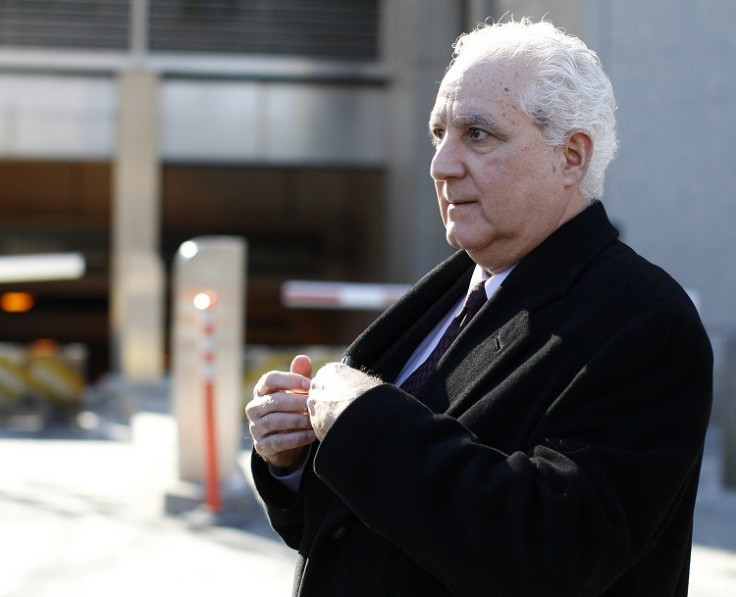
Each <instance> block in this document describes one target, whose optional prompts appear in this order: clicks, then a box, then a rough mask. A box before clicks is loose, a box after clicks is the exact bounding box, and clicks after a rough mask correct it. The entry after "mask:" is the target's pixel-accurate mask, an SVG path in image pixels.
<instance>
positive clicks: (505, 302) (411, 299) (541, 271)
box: [343, 202, 618, 382]
mask: <svg viewBox="0 0 736 597" xmlns="http://www.w3.org/2000/svg"><path fill="white" fill-rule="evenodd" d="M617 237H618V231H617V230H616V229H615V228H614V227H613V225H612V224H611V222H610V221H609V219H608V216H607V215H606V211H605V209H604V207H603V205H602V204H601V203H600V202H596V203H594V204H592V205H591V206H589V207H588V208H586V209H585V210H584V211H583V212H581V213H580V214H578V215H577V216H576V217H574V218H573V219H572V220H570V221H569V222H566V223H565V224H564V225H563V226H561V227H560V228H559V229H558V230H556V231H555V232H554V233H553V234H552V235H550V236H549V237H548V238H547V239H546V240H545V241H543V242H542V243H541V244H540V245H539V246H537V247H536V248H535V249H533V250H532V251H531V252H530V253H529V254H528V255H526V256H525V257H524V258H523V259H522V260H521V261H520V262H519V263H518V264H517V266H516V267H515V268H514V270H513V271H512V272H511V273H510V274H509V276H508V277H507V278H506V280H504V282H503V284H502V285H501V287H500V288H499V290H498V291H497V293H496V294H495V295H494V296H493V298H492V299H491V300H490V301H489V302H488V304H486V305H485V306H484V307H483V309H481V311H480V312H479V313H478V315H477V316H476V317H475V319H474V320H473V322H472V323H471V325H469V326H468V328H467V330H465V331H464V332H463V334H462V335H461V336H460V337H459V338H458V343H460V342H462V343H463V344H467V343H470V342H476V343H477V342H481V341H483V340H482V336H483V334H486V335H488V330H494V329H499V326H501V324H502V323H503V322H506V321H509V318H512V317H514V316H518V317H521V319H520V320H519V322H517V323H518V324H519V325H523V326H524V327H525V328H526V327H528V326H529V325H530V324H529V316H528V314H529V312H530V311H533V310H535V309H536V308H538V307H540V306H541V305H543V304H545V303H547V302H549V301H551V300H553V299H554V298H555V297H557V296H560V295H562V294H564V293H565V292H567V290H568V289H569V288H570V286H571V285H572V284H573V283H574V282H575V280H576V279H577V278H578V277H579V276H580V274H581V273H582V271H583V270H584V269H585V268H586V267H587V266H588V264H589V263H590V261H591V260H592V259H593V258H594V257H595V256H596V255H597V254H598V253H600V252H601V251H602V250H603V249H605V247H607V246H608V245H610V244H611V243H612V242H614V241H615V240H616V239H617ZM474 267H475V264H474V263H473V261H472V260H471V259H470V258H469V257H468V255H467V254H466V253H465V252H464V251H459V252H457V253H455V254H454V255H452V256H451V257H449V258H448V259H446V260H445V261H444V262H442V263H441V264H440V265H438V266H437V267H436V268H435V269H433V270H432V271H431V272H429V273H428V274H427V275H426V276H424V278H422V279H421V280H420V281H419V282H418V283H417V284H416V286H414V288H412V290H410V291H409V292H408V293H407V294H406V295H405V296H404V297H402V299H401V300H400V301H399V302H398V303H396V304H395V305H394V306H393V307H391V308H390V309H388V310H387V311H386V312H384V313H383V315H381V316H380V317H379V318H378V319H377V320H376V321H375V322H374V323H373V324H372V325H371V326H369V327H368V328H367V329H366V330H365V331H364V332H363V333H362V334H361V335H360V336H359V337H358V338H357V339H356V340H355V342H353V344H352V345H351V346H350V347H349V348H348V349H347V351H346V353H345V358H344V359H343V361H344V362H346V363H347V364H349V365H350V366H352V367H356V368H360V369H364V370H368V371H371V372H373V373H374V374H376V375H379V376H380V377H381V378H382V379H384V380H386V381H389V382H391V381H393V380H394V379H395V378H396V376H397V375H398V373H399V371H400V370H401V368H402V367H403V365H404V363H405V362H406V361H407V359H408V358H409V356H410V355H411V353H412V352H413V350H414V349H415V348H416V346H417V345H418V344H419V342H421V340H422V339H423V338H424V337H425V336H426V335H427V334H428V333H429V332H430V330H431V329H432V327H433V326H434V325H435V324H436V323H437V321H439V319H440V318H441V317H442V316H443V315H444V314H445V313H447V311H449V309H450V308H451V307H452V306H453V305H454V304H455V303H456V302H457V301H458V300H459V299H460V297H461V296H463V294H465V292H466V291H467V288H468V285H469V283H470V278H471V276H472V272H473V268H474ZM463 338H464V339H465V340H464V341H463V340H462V339H463ZM502 341H503V338H501V337H500V336H496V337H495V338H490V339H488V340H486V341H483V342H490V343H491V345H492V346H497V347H499V348H500V346H501V342H502ZM452 352H454V351H450V353H448V355H447V356H448V357H450V358H451V357H452V354H451V353H452Z"/></svg>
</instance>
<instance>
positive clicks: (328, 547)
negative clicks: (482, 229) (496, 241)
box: [252, 203, 712, 597]
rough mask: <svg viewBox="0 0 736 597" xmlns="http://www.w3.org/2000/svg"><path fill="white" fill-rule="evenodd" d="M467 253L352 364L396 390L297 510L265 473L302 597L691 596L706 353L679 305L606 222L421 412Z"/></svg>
mask: <svg viewBox="0 0 736 597" xmlns="http://www.w3.org/2000/svg"><path fill="white" fill-rule="evenodd" d="M473 265H474V264H473V263H472V262H471V261H470V260H469V258H468V257H467V256H466V255H465V254H464V253H457V254H455V255H454V256H453V257H451V258H450V259H448V260H447V261H445V262H444V263H443V264H441V265H440V266H439V267H438V268H436V269H435V270H434V271H432V272H431V273H430V274H428V275H427V276H426V277H425V278H423V279H422V280H421V281H420V282H419V283H418V284H417V286H416V287H415V288H414V289H413V290H412V291H410V292H409V293H408V295H407V296H406V297H404V298H403V299H402V300H401V301H399V302H398V303H397V304H396V305H394V306H393V307H392V308H390V309H389V310H387V311H386V312H385V313H384V314H383V315H382V316H381V317H380V318H379V319H378V320H377V321H376V322H375V323H374V324H373V325H372V326H371V327H369V328H368V329H367V330H366V331H365V332H364V333H363V334H362V335H361V336H360V337H359V338H358V339H357V340H356V341H355V342H354V344H353V345H352V346H350V347H349V349H348V350H347V353H346V355H347V356H346V358H347V362H348V363H349V364H352V365H354V366H360V367H363V368H365V369H367V370H369V371H371V372H372V373H374V374H376V375H378V376H380V377H382V378H383V379H384V380H385V381H386V382H388V383H386V384H384V385H381V386H379V387H377V388H374V389H373V390H370V391H369V392H367V393H365V394H363V395H362V396H361V397H359V398H358V399H357V400H356V401H355V402H354V403H353V404H351V405H350V406H349V407H348V408H347V409H346V410H345V411H344V412H343V414H342V415H341V416H340V417H339V419H338V420H337V421H336V423H335V425H334V426H333V428H332V429H331V430H330V431H329V433H328V434H327V436H326V437H325V440H324V442H322V443H321V444H319V445H315V446H314V447H313V450H312V454H311V456H310V461H309V463H308V467H307V470H306V471H305V474H304V477H303V479H302V484H301V489H300V491H299V494H298V495H296V496H295V495H294V494H293V493H291V492H290V491H288V490H287V489H286V488H284V487H283V486H282V485H280V484H279V483H278V482H277V481H275V480H274V479H272V478H271V477H270V475H269V473H268V470H267V467H266V466H265V464H264V463H263V461H262V460H260V459H259V458H258V457H256V456H254V458H253V460H252V462H253V472H254V478H255V480H256V484H257V487H258V490H259V492H260V494H261V496H262V497H263V499H264V502H265V505H266V509H267V513H268V515H269V518H270V520H271V523H272V525H273V526H274V528H275V529H276V530H277V531H278V532H279V533H280V534H281V536H282V537H283V538H284V540H285V541H286V543H287V544H289V545H291V546H293V547H294V548H295V549H297V550H298V563H297V570H296V578H295V587H294V595H300V596H304V597H306V596H309V597H361V596H366V597H368V596H370V597H392V596H396V597H435V596H436V597H446V596H450V595H454V596H456V597H460V596H462V597H471V596H473V597H474V596H489V597H507V596H512V595H513V596H517V595H518V596H522V595H523V596H530V597H531V596H533V597H541V596H551V597H575V596H585V597H592V596H599V595H605V596H607V597H614V596H615V597H671V596H682V595H685V594H686V593H687V579H688V569H689V561H690V549H691V532H692V519H693V506H694V501H695V493H696V488H697V483H698V475H699V468H700V461H701V456H702V449H703V441H704V435H705V431H706V427H707V422H708V417H709V413H710V405H711V393H712V353H711V348H710V343H709V341H708V338H707V335H706V333H705V331H704V329H703V326H702V324H701V322H700V319H699V317H698V313H697V311H696V309H695V308H694V307H693V305H692V303H691V301H690V300H689V298H688V296H687V294H686V293H685V292H684V291H683V290H682V288H681V287H680V286H679V285H678V284H677V283H676V282H675V281H674V280H672V278H670V276H668V275H667V274H666V273H664V272H663V271H662V270H661V269H659V268H657V267H655V266H653V265H652V264H650V263H648V262H647V261H645V260H644V259H643V258H641V257H640V256H638V255H637V254H636V253H634V252H633V251H632V250H631V249H630V248H629V247H627V246H626V245H624V244H623V243H621V242H620V241H619V240H618V234H617V232H616V230H615V228H614V227H613V226H612V225H611V224H610V222H609V220H608V218H607V216H606V213H605V210H604V208H603V206H602V205H601V204H600V203H596V204H594V205H592V206H591V207H589V208H587V209H586V210H585V211H584V212H583V213H582V214H580V215H578V216H577V217H576V218H574V219H573V220H571V221H570V222H568V223H566V224H565V225H563V226H562V227H561V228H560V229H559V230H558V231H556V232H555V233H554V234H553V235H552V236H550V237H549V238H548V239H547V240H546V241H544V243H543V244H541V245H540V246H539V247H537V248H536V249H534V250H533V251H532V252H531V253H529V254H528V255H527V256H526V257H525V258H524V259H523V260H522V261H521V262H520V263H519V264H518V265H517V266H516V268H515V269H514V270H513V271H512V272H511V274H510V275H509V276H508V278H507V279H506V280H505V281H504V282H503V285H502V286H501V288H500V289H499V290H498V292H497V293H496V294H495V295H494V296H493V297H492V299H491V300H490V301H489V302H488V303H487V304H486V305H485V306H484V307H483V309H482V310H481V311H480V312H479V314H478V315H477V316H476V317H475V319H474V320H473V321H472V322H471V323H470V325H469V326H468V327H466V329H465V330H464V331H463V332H462V334H461V335H460V336H459V337H458V339H457V340H456V342H455V344H453V346H452V347H451V348H450V349H449V351H448V352H447V353H446V354H445V356H444V357H443V359H442V361H441V362H440V364H439V366H438V369H437V371H436V373H435V374H434V375H433V377H431V378H430V379H429V381H428V382H427V384H426V386H425V387H424V389H423V390H421V391H420V392H419V393H418V395H417V396H416V397H413V396H410V395H408V394H406V393H405V392H403V391H402V390H400V389H398V388H397V387H396V386H395V385H393V384H392V383H391V382H392V381H393V380H394V379H395V378H396V376H397V375H398V372H399V370H400V369H401V368H402V366H403V365H404V363H405V362H406V360H407V359H408V358H409V356H410V354H411V353H412V351H413V350H414V349H415V347H416V346H417V344H418V343H419V341H421V339H422V338H423V337H424V336H425V335H426V334H427V333H428V332H429V330H430V329H431V328H432V327H433V326H434V325H435V324H436V323H437V321H438V320H439V318H440V317H441V316H442V315H443V314H444V313H446V312H447V311H448V310H449V308H450V307H451V306H452V305H453V304H454V303H455V302H456V301H457V300H459V298H460V297H461V296H462V294H463V293H464V292H465V290H466V289H467V286H468V282H469V279H470V276H471V273H472V269H473Z"/></svg>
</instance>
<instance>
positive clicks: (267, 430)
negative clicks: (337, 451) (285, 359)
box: [245, 355, 382, 471]
mask: <svg viewBox="0 0 736 597" xmlns="http://www.w3.org/2000/svg"><path fill="white" fill-rule="evenodd" d="M380 383H382V382H381V380H379V379H377V378H375V377H371V376H369V375H367V374H365V373H363V372H361V371H358V370H356V369H352V368H351V367H348V366H347V365H344V364H342V363H329V364H327V365H325V366H324V367H322V368H321V369H320V370H319V371H318V372H317V374H316V375H315V376H314V377H313V378H312V362H311V361H310V359H309V357H307V356H304V355H300V356H297V357H295V358H294V360H293V361H292V362H291V367H290V368H289V371H288V372H287V371H271V372H269V373H266V374H265V375H264V376H263V377H261V379H260V380H259V381H258V383H257V384H256V386H255V388H254V389H253V400H251V401H250V402H249V403H248V405H247V406H246V407H245V411H246V414H247V415H248V420H249V421H250V425H249V429H250V433H251V436H252V438H253V447H254V449H255V450H256V452H257V453H258V454H260V456H261V457H262V458H263V459H264V460H265V461H266V462H268V463H270V464H271V465H273V466H275V467H277V468H281V469H286V470H287V471H288V470H295V469H297V468H298V467H299V466H301V464H302V462H303V461H304V456H305V453H306V450H307V447H308V446H309V445H310V444H311V443H312V442H313V441H314V440H315V439H319V440H322V439H324V437H325V435H326V434H327V432H328V431H329V430H330V429H331V427H332V425H333V423H334V422H335V420H336V419H337V417H338V416H340V414H341V413H342V412H343V411H344V410H345V409H346V408H347V407H348V406H349V405H350V404H351V403H352V402H353V401H354V400H355V399H356V398H357V397H358V396H360V395H361V394H363V393H364V392H366V391H368V390H369V389H371V388H373V387H375V386H377V385H379V384H380Z"/></svg>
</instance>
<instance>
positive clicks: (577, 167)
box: [562, 131, 593, 186]
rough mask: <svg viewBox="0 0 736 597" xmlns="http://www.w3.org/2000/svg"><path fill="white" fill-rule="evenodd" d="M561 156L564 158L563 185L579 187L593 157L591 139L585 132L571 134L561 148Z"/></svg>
mask: <svg viewBox="0 0 736 597" xmlns="http://www.w3.org/2000/svg"><path fill="white" fill-rule="evenodd" d="M562 155H563V156H564V158H565V161H564V165H563V177H564V182H565V185H566V186H574V185H579V184H580V183H581V182H582V181H583V177H584V176H585V173H586V172H587V171H588V165H589V164H590V158H591V156H592V155H593V139H591V138H590V135H589V134H588V133H586V132H585V131H575V132H574V133H571V134H570V135H569V136H568V137H567V140H566V141H565V144H564V145H563V146H562Z"/></svg>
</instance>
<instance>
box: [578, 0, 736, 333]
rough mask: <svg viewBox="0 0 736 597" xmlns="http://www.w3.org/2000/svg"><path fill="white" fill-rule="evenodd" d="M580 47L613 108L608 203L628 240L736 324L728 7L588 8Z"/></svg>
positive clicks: (705, 3) (733, 85)
mask: <svg viewBox="0 0 736 597" xmlns="http://www.w3.org/2000/svg"><path fill="white" fill-rule="evenodd" d="M586 6H587V11H586V15H585V18H586V31H587V34H586V35H587V39H586V40H587V41H588V43H589V44H590V45H591V46H593V47H594V48H596V49H597V51H598V53H599V55H600V57H601V59H602V60H603V63H604V67H605V68H606V70H607V72H608V73H609V75H610V77H611V79H612V81H613V84H614V88H615V90H616V96H617V100H618V104H619V109H618V122H619V134H620V139H621V146H620V152H619V156H618V158H617V160H616V161H615V162H614V163H613V164H612V166H611V168H610V171H609V176H608V181H607V187H606V193H605V198H604V201H605V204H606V205H607V206H608V208H609V211H610V213H611V215H612V217H613V218H615V219H616V221H617V222H618V223H619V224H620V227H621V231H622V234H623V237H624V239H625V240H626V241H627V242H628V243H629V244H631V245H632V246H633V247H634V248H635V249H637V250H638V251H639V252H640V253H642V254H643V255H644V256H645V257H647V258H649V259H650V260H652V261H654V262H655V263H657V264H659V265H662V266H663V267H664V268H665V269H667V270H668V271H669V272H670V273H671V274H672V275H673V276H675V278H677V279H678V280H679V281H680V282H681V283H682V284H683V285H684V286H686V287H689V288H692V289H695V290H696V291H697V292H698V293H699V295H700V304H701V312H702V315H703V318H704V320H705V322H706V324H707V325H708V327H709V329H711V331H712V332H713V333H714V334H715V335H718V334H720V333H721V332H722V331H723V330H724V328H727V327H731V326H734V325H736V310H735V309H734V305H736V275H734V273H733V272H732V263H733V260H734V257H736V236H735V235H734V234H733V232H732V231H731V226H732V222H733V221H734V220H735V219H736V204H735V203H734V199H735V197H734V195H735V194H736V167H735V166H736V163H735V159H734V151H733V149H732V144H733V139H734V137H736V114H735V113H734V105H736V78H734V76H733V69H734V65H736V37H735V36H734V35H733V32H732V31H731V29H732V25H731V24H732V23H733V22H734V20H735V19H736V3H734V2H727V1H724V0H700V1H699V2H695V3H694V2H692V1H686V0H654V1H652V2H638V1H636V0H617V1H616V2H611V1H604V0H589V2H588V4H587V5H586Z"/></svg>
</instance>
